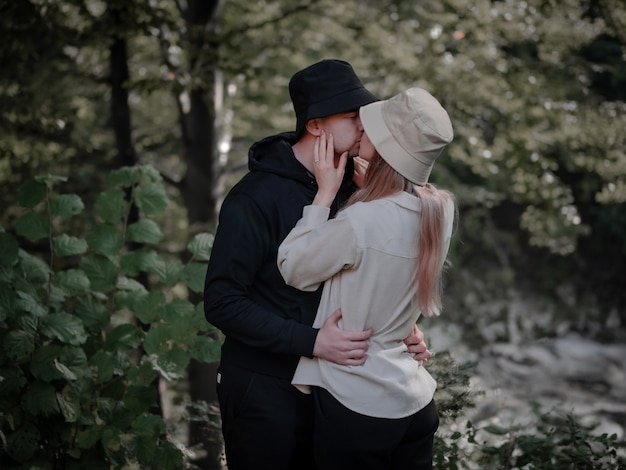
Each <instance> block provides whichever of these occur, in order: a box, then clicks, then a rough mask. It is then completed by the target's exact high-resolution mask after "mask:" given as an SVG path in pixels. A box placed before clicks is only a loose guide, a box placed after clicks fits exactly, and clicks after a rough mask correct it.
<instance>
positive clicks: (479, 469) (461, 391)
mask: <svg viewBox="0 0 626 470" xmlns="http://www.w3.org/2000/svg"><path fill="white" fill-rule="evenodd" d="M473 365H474V364H473V363H467V364H463V365H459V364H457V363H455V361H454V360H453V359H452V358H451V357H450V355H449V354H448V353H447V352H444V353H443V354H442V353H440V354H438V355H437V356H436V358H434V359H433V360H432V361H431V363H430V365H429V369H430V372H431V373H432V375H433V376H434V377H435V378H436V379H437V382H438V389H437V394H436V395H435V400H436V401H437V407H438V409H439V413H440V417H441V425H440V428H439V431H438V432H437V434H436V435H435V448H434V455H433V464H434V468H436V469H438V470H444V469H445V470H459V469H471V470H505V469H524V470H561V469H572V470H574V469H576V470H618V469H626V442H624V440H623V439H622V440H620V439H618V436H617V435H616V434H613V435H608V434H601V435H598V434H597V433H594V429H595V427H594V426H584V425H583V424H581V423H580V422H579V421H578V420H577V419H576V417H575V416H573V415H572V414H571V413H569V414H564V415H560V414H557V413H556V412H554V411H553V412H550V413H541V412H540V411H539V407H538V406H536V405H535V406H533V407H532V408H533V411H534V415H535V418H536V419H535V421H536V423H535V424H533V425H531V426H528V425H526V426H515V425H513V426H510V427H506V426H496V425H493V424H487V425H485V426H483V427H480V428H479V427H476V426H475V425H474V424H473V423H472V422H471V420H468V419H467V418H466V416H467V411H468V410H469V409H471V408H473V406H474V400H473V399H474V398H476V397H477V396H478V395H479V394H480V393H481V392H478V391H474V392H472V391H471V389H470V387H469V379H470V375H471V369H472V368H473Z"/></svg>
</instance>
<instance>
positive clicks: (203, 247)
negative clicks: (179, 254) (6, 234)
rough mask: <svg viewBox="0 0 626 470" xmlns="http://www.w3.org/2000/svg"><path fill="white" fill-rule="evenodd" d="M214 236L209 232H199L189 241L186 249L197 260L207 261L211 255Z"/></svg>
mask: <svg viewBox="0 0 626 470" xmlns="http://www.w3.org/2000/svg"><path fill="white" fill-rule="evenodd" d="M214 238H215V237H214V236H213V235H212V234H210V233H199V234H197V235H196V236H195V237H193V239H192V240H191V241H190V242H189V244H188V245H187V249H188V250H189V251H190V252H191V254H193V257H194V259H195V260H197V261H208V260H209V258H210V257H211V249H212V248H213V240H214Z"/></svg>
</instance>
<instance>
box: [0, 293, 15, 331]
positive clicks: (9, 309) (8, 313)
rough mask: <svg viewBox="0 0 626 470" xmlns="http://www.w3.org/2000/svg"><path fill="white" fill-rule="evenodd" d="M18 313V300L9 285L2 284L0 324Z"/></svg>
mask: <svg viewBox="0 0 626 470" xmlns="http://www.w3.org/2000/svg"><path fill="white" fill-rule="evenodd" d="M16 312H17V298H16V294H15V293H14V292H13V289H11V287H10V286H9V285H8V284H5V283H0V322H2V321H4V320H6V319H7V318H9V317H12V316H13V315H15V313H16Z"/></svg>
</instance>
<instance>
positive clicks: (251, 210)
mask: <svg viewBox="0 0 626 470" xmlns="http://www.w3.org/2000/svg"><path fill="white" fill-rule="evenodd" d="M267 227H268V223H267V221H266V220H265V215H264V212H263V210H262V209H261V208H260V207H259V206H258V204H257V203H256V202H255V200H254V199H253V198H251V197H250V196H248V195H246V194H243V193H241V192H240V193H238V194H237V195H235V196H233V197H227V199H226V200H225V201H224V203H223V205H222V209H221V211H220V220H219V225H218V229H217V232H216V235H215V240H214V244H213V249H212V252H211V258H210V260H209V264H208V268H207V276H206V280H205V288H204V310H205V317H206V319H207V320H208V321H209V323H211V324H212V325H214V326H216V327H217V328H219V329H220V330H221V331H222V332H223V333H224V334H225V335H226V336H227V337H231V338H233V339H235V340H236V341H239V342H241V343H244V344H246V345H249V346H252V347H255V348H260V349H263V350H266V351H271V352H275V353H284V354H295V355H299V356H312V352H313V346H314V344H315V339H316V336H317V332H318V330H316V329H314V328H312V327H311V326H307V325H304V324H302V323H299V322H298V321H296V320H295V319H293V318H286V317H285V316H284V315H281V312H277V311H272V310H271V309H269V308H266V307H263V306H261V305H259V304H258V303H257V302H254V301H253V300H252V299H253V298H254V295H255V294H257V295H258V291H255V289H257V285H256V284H255V282H257V276H258V275H259V273H260V272H262V269H263V268H264V266H265V265H266V263H267V260H268V258H269V257H271V256H273V257H274V259H273V261H272V263H275V252H273V251H272V250H273V249H272V241H271V240H270V239H269V237H268V233H269V232H268V230H267ZM274 249H275V248H274ZM272 253H274V254H272Z"/></svg>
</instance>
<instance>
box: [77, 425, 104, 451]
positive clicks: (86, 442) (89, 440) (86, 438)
mask: <svg viewBox="0 0 626 470" xmlns="http://www.w3.org/2000/svg"><path fill="white" fill-rule="evenodd" d="M102 429H103V428H102V426H92V427H89V428H86V429H85V430H84V431H81V432H80V434H79V435H78V438H77V442H78V447H80V448H81V449H91V448H92V447H95V445H96V444H97V443H98V441H99V440H100V437H102Z"/></svg>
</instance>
